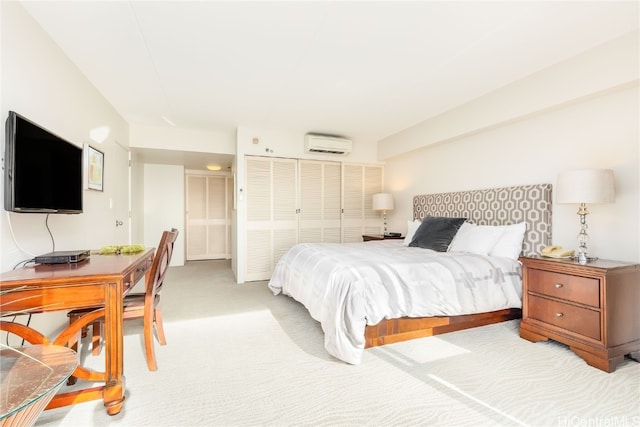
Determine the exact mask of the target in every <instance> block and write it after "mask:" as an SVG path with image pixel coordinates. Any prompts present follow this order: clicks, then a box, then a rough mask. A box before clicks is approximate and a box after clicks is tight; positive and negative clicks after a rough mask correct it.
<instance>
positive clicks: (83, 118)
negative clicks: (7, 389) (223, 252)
mask: <svg viewBox="0 0 640 427" xmlns="http://www.w3.org/2000/svg"><path fill="white" fill-rule="evenodd" d="M0 15H1V25H0V31H1V38H0V39H1V46H0V52H1V55H2V56H1V61H0V67H1V73H0V74H1V80H0V82H1V83H0V89H1V94H0V116H1V119H0V122H1V123H2V125H1V130H0V132H1V135H2V152H3V153H4V135H5V131H4V126H5V119H6V117H7V114H8V111H9V110H13V111H16V112H18V113H20V114H22V115H23V116H25V117H27V118H29V119H31V120H32V121H34V122H36V123H38V124H39V125H41V126H43V127H45V128H47V129H48V130H50V131H51V132H53V133H55V134H57V135H59V136H61V137H62V138H64V139H67V140H69V141H70V142H72V143H74V144H76V145H78V146H82V144H83V143H91V145H93V146H94V147H95V148H97V149H99V150H100V151H103V152H104V154H105V170H104V173H105V175H104V192H97V191H90V190H85V191H84V194H83V195H84V213H82V214H79V215H51V216H50V217H49V221H48V223H49V227H50V229H51V232H52V234H53V236H54V238H55V244H56V250H71V249H98V248H100V247H101V246H103V245H109V244H115V243H127V242H128V236H129V230H128V221H127V220H126V219H127V218H126V215H127V212H128V209H129V207H128V200H129V198H128V167H127V162H126V160H125V161H123V162H122V163H121V162H119V161H117V160H116V159H121V158H124V159H126V158H127V152H126V147H127V146H128V143H129V129H128V125H127V123H126V122H125V121H124V120H123V119H122V118H121V117H120V116H119V114H118V113H117V112H116V111H115V110H114V109H113V107H112V106H111V105H110V104H109V103H108V102H107V101H106V100H105V99H104V98H103V97H102V95H101V94H100V93H99V92H98V91H97V90H96V89H95V88H94V87H93V86H92V85H91V83H90V82H89V81H88V80H87V79H86V78H85V77H84V75H83V74H82V73H80V71H79V70H78V69H77V68H76V67H75V66H74V65H73V64H72V63H71V62H70V61H69V60H68V58H67V57H66V56H65V55H64V54H63V53H62V51H61V50H60V49H59V48H58V46H57V45H55V44H54V43H53V42H52V41H51V39H50V38H49V37H48V35H47V34H46V33H44V32H43V31H42V29H41V28H40V27H39V26H38V25H37V24H36V23H35V22H34V21H33V19H32V18H31V17H30V16H29V15H28V14H27V13H26V12H25V11H24V9H23V8H22V6H21V5H20V3H19V2H5V1H3V2H0ZM101 126H107V127H108V128H109V129H110V132H109V135H108V137H107V139H106V141H104V142H103V143H102V144H98V143H96V142H93V141H91V138H90V133H91V131H92V130H93V129H96V128H98V127H101ZM123 147H124V148H123ZM3 166H4V165H3ZM3 182H4V176H2V177H0V183H2V184H0V188H2V187H3ZM1 197H2V198H3V199H4V194H2V196H1ZM2 205H3V206H4V200H3V201H2ZM45 217H46V215H44V214H15V213H8V212H6V211H4V210H2V211H0V229H1V233H0V236H1V243H0V252H1V255H2V256H1V269H2V271H7V270H10V269H12V268H13V267H14V266H15V265H16V264H17V263H18V262H19V261H22V260H25V259H30V258H32V257H33V255H38V254H42V253H46V252H49V251H51V249H52V243H51V238H50V237H49V233H48V231H47V230H46V227H45ZM116 220H122V221H123V222H124V225H123V226H122V227H116V225H115V224H116ZM10 225H11V227H12V229H13V233H14V234H15V241H14V240H13V239H12V238H11V233H10V228H9V226H10ZM18 321H20V322H22V321H23V319H18ZM67 321H68V320H67V317H66V313H65V312H60V313H48V314H43V315H38V316H35V317H34V319H33V320H32V322H31V325H32V326H34V327H35V328H36V329H38V330H41V331H42V332H44V333H47V334H49V333H53V332H54V331H57V330H60V329H61V327H62V326H63V325H65V324H66V322H67Z"/></svg>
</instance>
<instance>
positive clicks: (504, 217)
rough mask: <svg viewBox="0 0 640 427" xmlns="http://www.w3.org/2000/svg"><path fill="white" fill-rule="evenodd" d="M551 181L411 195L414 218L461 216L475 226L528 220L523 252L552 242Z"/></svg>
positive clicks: (534, 249)
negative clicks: (549, 182)
mask: <svg viewBox="0 0 640 427" xmlns="http://www.w3.org/2000/svg"><path fill="white" fill-rule="evenodd" d="M551 206H552V202H551V184H538V185H522V186H516V187H503V188H491V189H486V190H473V191H459V192H453V193H439V194H426V195H420V196H414V198H413V218H414V219H419V220H422V219H423V218H424V217H426V216H427V215H431V216H446V217H464V218H467V220H468V221H469V222H473V223H475V224H478V225H508V224H516V223H519V222H526V223H527V231H526V232H525V235H524V242H523V245H522V253H523V255H525V256H527V255H535V254H538V253H540V249H542V248H543V247H545V246H547V245H550V244H551Z"/></svg>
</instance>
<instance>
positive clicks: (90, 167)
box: [84, 144, 104, 191]
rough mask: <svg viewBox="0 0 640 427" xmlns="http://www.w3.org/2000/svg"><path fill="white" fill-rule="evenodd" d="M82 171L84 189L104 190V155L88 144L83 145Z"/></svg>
mask: <svg viewBox="0 0 640 427" xmlns="http://www.w3.org/2000/svg"><path fill="white" fill-rule="evenodd" d="M84 170H85V175H86V180H85V182H86V188H88V189H89V190H96V191H103V190H104V153H103V152H102V151H100V150H96V149H95V148H93V147H92V146H90V145H89V144H85V145H84Z"/></svg>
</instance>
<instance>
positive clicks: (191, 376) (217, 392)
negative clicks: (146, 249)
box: [36, 261, 640, 426]
mask: <svg viewBox="0 0 640 427" xmlns="http://www.w3.org/2000/svg"><path fill="white" fill-rule="evenodd" d="M162 300H163V307H164V310H163V312H164V315H165V332H166V335H167V345H166V346H159V345H157V343H156V352H157V358H158V371H156V372H149V371H148V370H147V368H146V363H145V359H144V350H143V344H142V328H141V324H139V323H137V322H133V321H132V322H127V323H126V327H125V343H124V344H125V375H126V387H127V389H126V390H127V391H126V401H125V404H124V407H123V410H122V412H121V413H120V414H118V415H115V416H108V415H107V414H106V412H105V410H104V408H103V407H102V402H101V401H94V402H86V403H81V404H78V405H74V406H72V407H66V408H59V409H54V410H49V411H45V412H44V413H43V415H42V416H41V417H40V419H39V421H38V422H37V424H36V425H38V426H106V425H113V426H254V425H273V426H288V425H295V426H303V425H309V426H315V425H322V426H405V425H406V426H409V425H411V426H418V425H424V426H467V425H468V426H472V425H473V426H477V425H485V426H494V425H497V426H518V425H531V426H583V425H584V426H637V425H640V364H638V363H636V362H634V361H631V360H626V361H625V362H623V363H622V364H621V365H620V366H619V367H618V369H617V370H616V371H615V372H614V373H611V374H607V373H604V372H602V371H600V370H598V369H595V368H592V367H590V366H588V365H587V364H586V363H584V361H583V360H582V359H580V358H579V357H578V356H576V355H575V354H574V353H572V352H571V351H570V350H569V349H568V348H567V347H566V346H564V345H562V344H558V343H554V342H546V343H545V342H540V343H535V344H534V343H530V342H528V341H525V340H523V339H521V338H520V337H519V336H518V327H519V322H518V321H510V322H504V323H501V324H496V325H490V326H485V327H480V328H475V329H471V330H466V331H459V332H454V333H450V334H445V335H440V336H437V337H429V338H422V339H417V340H412V341H408V342H404V343H397V344H391V345H387V346H383V347H377V348H372V349H368V350H366V351H365V354H364V357H363V360H362V363H361V364H360V365H357V366H352V365H348V364H345V363H343V362H341V361H339V360H336V359H334V358H333V357H331V356H329V355H328V354H327V353H326V351H325V350H324V347H323V333H322V329H321V327H320V325H319V324H318V323H317V322H316V321H314V320H313V319H311V317H310V316H309V314H308V312H307V311H306V310H305V309H304V307H303V306H301V305H300V304H298V303H297V302H295V301H293V300H292V299H290V298H288V297H285V296H282V295H280V296H273V295H272V294H271V292H270V291H269V290H268V289H267V287H266V282H256V283H251V284H244V285H237V284H235V282H234V279H233V276H232V274H231V271H230V267H229V262H228V261H197V262H188V263H187V264H186V265H185V266H184V267H172V268H171V269H170V270H169V273H168V277H167V287H166V290H165V291H164V293H163V295H162ZM82 357H83V358H84V359H85V360H86V363H87V364H89V365H95V366H99V365H100V363H101V362H102V359H101V356H98V357H95V356H91V354H90V352H89V351H88V350H87V351H83V352H82Z"/></svg>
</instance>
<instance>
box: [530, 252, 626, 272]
mask: <svg viewBox="0 0 640 427" xmlns="http://www.w3.org/2000/svg"><path fill="white" fill-rule="evenodd" d="M520 259H521V260H522V262H523V263H525V264H526V263H527V260H531V261H543V262H552V263H560V264H566V265H567V266H580V267H592V268H606V269H611V268H619V267H629V266H632V265H637V264H638V263H635V262H626V261H615V260H610V259H597V260H595V261H590V262H588V263H586V264H580V263H579V262H578V261H577V260H573V259H560V258H548V257H543V256H539V255H534V256H526V257H521V258H520Z"/></svg>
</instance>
